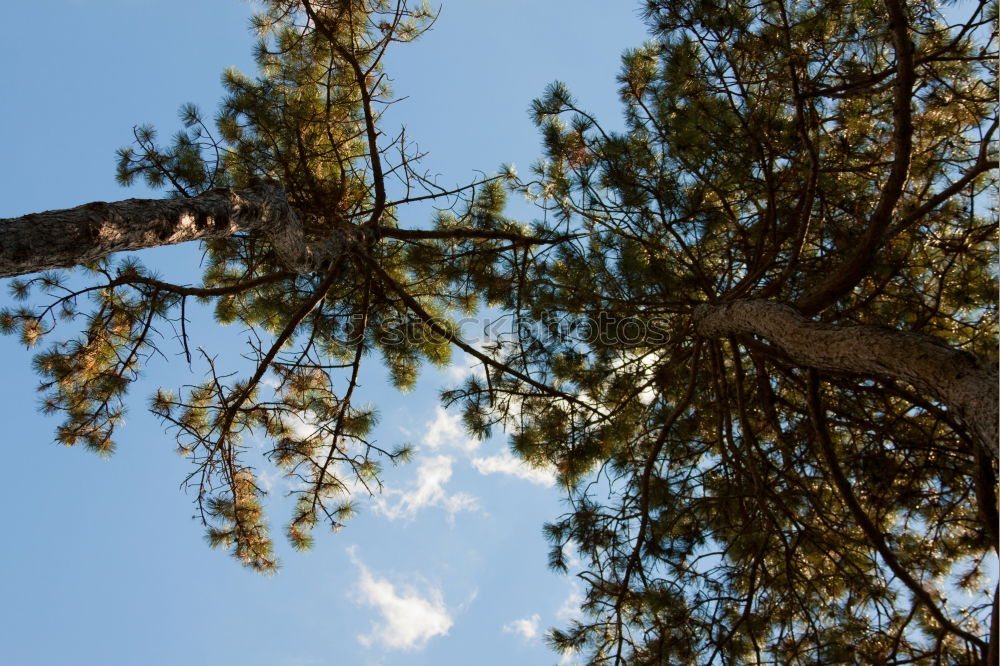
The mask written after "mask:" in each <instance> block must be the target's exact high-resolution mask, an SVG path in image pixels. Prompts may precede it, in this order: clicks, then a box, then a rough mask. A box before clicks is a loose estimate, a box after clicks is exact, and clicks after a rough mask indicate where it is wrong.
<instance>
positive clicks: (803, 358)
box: [694, 300, 1000, 456]
mask: <svg viewBox="0 0 1000 666" xmlns="http://www.w3.org/2000/svg"><path fill="white" fill-rule="evenodd" d="M694 318H695V326H696V328H697V331H698V333H699V334H700V335H702V336H705V337H712V338H716V337H720V336H724V335H754V336H757V337H759V338H762V339H763V340H766V341H767V342H768V343H770V344H772V345H774V346H775V347H777V348H779V349H780V350H781V351H782V352H784V353H785V354H787V355H788V357H789V358H790V359H791V360H792V361H793V362H794V363H797V364H799V365H802V366H806V367H810V368H816V369H817V370H825V371H828V372H838V373H851V374H858V375H868V376H872V377H882V378H886V379H895V380H902V381H905V382H907V383H909V384H911V385H913V386H914V387H916V388H917V389H918V390H920V391H922V392H924V393H925V394H926V395H928V396H930V397H932V398H934V399H935V400H938V401H940V402H942V403H944V404H945V405H947V406H948V408H949V409H951V410H953V411H954V413H955V414H956V415H957V416H958V418H959V419H960V420H961V421H962V422H963V423H964V424H965V425H966V426H967V427H968V428H969V432H970V434H971V435H972V437H973V438H974V439H975V440H976V441H977V442H978V443H979V444H981V445H982V446H983V447H984V448H985V449H986V450H987V451H989V452H991V453H992V455H993V456H997V450H998V442H997V428H998V425H997V422H998V420H1000V408H998V402H1000V391H998V387H997V371H996V369H995V368H992V367H988V366H986V365H985V364H983V363H981V362H980V361H979V360H977V359H976V358H975V357H974V356H972V355H971V354H968V353H966V352H962V351H958V350H955V349H952V348H951V347H948V346H947V345H945V344H944V343H942V342H940V341H938V340H935V339H933V338H930V337H928V336H925V335H920V334H917V333H909V332H904V331H895V330H892V329H888V328H881V327H878V326H834V325H831V324H823V323H819V322H814V321H810V320H808V319H806V318H805V317H803V316H802V315H800V314H799V313H798V312H797V311H795V310H794V309H792V308H791V307H789V306H787V305H783V304H781V303H773V302H770V301H763V300H739V301H734V302H732V303H726V304H723V305H701V306H699V307H698V308H696V309H695V313H694Z"/></svg>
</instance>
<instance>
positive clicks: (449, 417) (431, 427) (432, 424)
mask: <svg viewBox="0 0 1000 666" xmlns="http://www.w3.org/2000/svg"><path fill="white" fill-rule="evenodd" d="M426 427H427V431H426V432H425V433H424V436H423V438H422V440H421V441H422V442H423V443H424V444H426V445H427V446H429V447H431V448H432V449H439V448H442V447H452V448H456V449H460V450H462V451H474V450H476V449H477V448H479V442H478V441H477V440H475V439H473V438H471V437H469V436H468V435H466V434H465V429H464V428H463V427H462V421H461V417H460V416H459V415H458V414H449V413H448V412H446V411H445V410H444V408H443V407H440V406H439V407H436V408H435V410H434V419H433V420H431V421H428V422H427V424H426Z"/></svg>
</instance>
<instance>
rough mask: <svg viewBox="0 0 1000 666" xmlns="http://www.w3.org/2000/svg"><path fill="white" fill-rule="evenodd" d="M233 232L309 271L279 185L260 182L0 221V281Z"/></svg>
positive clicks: (295, 221)
mask: <svg viewBox="0 0 1000 666" xmlns="http://www.w3.org/2000/svg"><path fill="white" fill-rule="evenodd" d="M238 232H259V233H262V234H264V235H265V236H266V238H267V239H268V240H269V241H271V243H272V245H273V246H274V248H275V251H276V252H277V254H278V257H279V259H280V260H281V261H282V263H284V264H285V265H286V267H287V268H289V269H291V270H295V271H297V272H301V271H302V270H303V269H307V268H308V264H309V263H310V262H309V261H308V259H309V257H308V254H309V252H308V249H307V248H306V245H305V239H304V237H303V233H302V223H301V221H300V219H299V217H298V216H297V215H296V214H295V212H294V211H293V210H292V209H291V207H290V206H289V205H288V202H287V200H286V199H285V196H284V192H283V191H282V190H281V189H280V188H278V187H267V186H262V187H256V188H252V189H246V190H239V191H237V190H233V189H229V188H216V189H213V190H210V191H208V192H206V193H204V194H201V195H199V196H197V197H192V198H190V199H126V200H125V201H118V202H115V203H106V202H103V201H96V202H92V203H88V204H84V205H82V206H77V207H76V208H68V209H64V210H51V211H47V212H44V213H32V214H30V215H25V216H23V217H16V218H10V219H0V278H4V277H13V276H15V275H24V274H26V273H37V272H39V271H45V270H51V269H54V268H68V267H71V266H76V265H79V264H83V263H87V262H90V261H94V260H96V259H100V258H101V257H105V256H107V255H109V254H111V253H113V252H122V251H127V250H142V249H145V248H150V247H157V246H160V245H173V244H176V243H185V242H187V241H193V240H206V239H210V238H223V237H226V236H231V235H232V234H235V233H238Z"/></svg>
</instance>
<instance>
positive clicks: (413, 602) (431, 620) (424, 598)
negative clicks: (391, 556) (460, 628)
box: [347, 547, 454, 650]
mask: <svg viewBox="0 0 1000 666" xmlns="http://www.w3.org/2000/svg"><path fill="white" fill-rule="evenodd" d="M347 552H348V554H349V555H350V558H351V561H353V562H354V565H355V566H357V567H358V571H359V577H358V582H357V586H356V589H355V600H356V601H357V602H358V603H360V604H363V605H365V606H370V607H372V608H374V609H376V610H377V611H378V613H379V616H380V617H379V619H378V620H377V621H375V622H373V623H372V626H371V631H370V632H369V633H367V634H359V635H358V640H359V641H361V643H362V644H363V645H365V646H371V645H373V644H375V643H378V644H380V645H382V646H384V647H386V648H389V649H392V650H420V649H422V648H423V647H424V646H426V645H427V642H428V641H429V640H430V639H432V638H434V637H435V636H444V635H447V633H448V630H449V629H451V626H452V625H453V624H454V621H453V620H452V617H451V613H450V611H449V610H448V607H447V605H446V604H445V602H444V596H443V594H442V592H441V590H440V589H439V588H435V587H430V588H429V589H428V590H427V591H426V594H423V595H421V594H420V593H418V592H417V590H416V589H414V588H413V587H412V586H410V585H399V586H396V585H393V584H392V583H391V582H389V581H388V580H387V579H385V578H379V577H377V576H375V575H373V574H372V572H371V570H369V569H368V567H367V566H366V565H365V563H364V562H362V561H361V559H360V558H359V556H358V554H357V549H355V548H353V547H351V548H348V550H347Z"/></svg>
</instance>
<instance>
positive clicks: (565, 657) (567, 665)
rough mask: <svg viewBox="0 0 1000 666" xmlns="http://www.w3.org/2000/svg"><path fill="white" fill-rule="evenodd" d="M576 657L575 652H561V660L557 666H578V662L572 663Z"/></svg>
mask: <svg viewBox="0 0 1000 666" xmlns="http://www.w3.org/2000/svg"><path fill="white" fill-rule="evenodd" d="M575 656H576V652H574V651H573V650H563V653H562V659H560V660H559V666H579V664H580V662H575V663H574V662H573V657H575Z"/></svg>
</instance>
